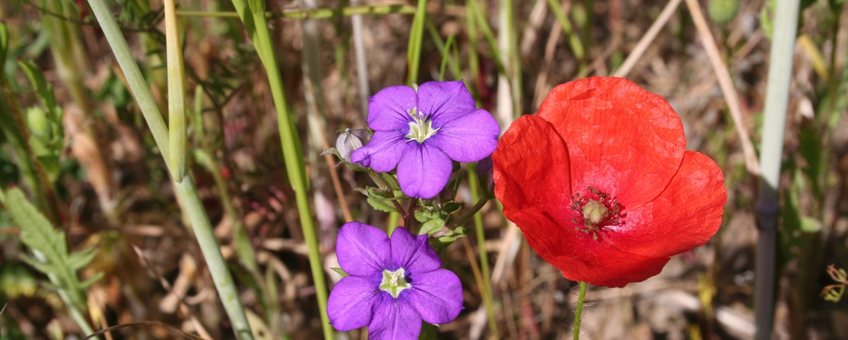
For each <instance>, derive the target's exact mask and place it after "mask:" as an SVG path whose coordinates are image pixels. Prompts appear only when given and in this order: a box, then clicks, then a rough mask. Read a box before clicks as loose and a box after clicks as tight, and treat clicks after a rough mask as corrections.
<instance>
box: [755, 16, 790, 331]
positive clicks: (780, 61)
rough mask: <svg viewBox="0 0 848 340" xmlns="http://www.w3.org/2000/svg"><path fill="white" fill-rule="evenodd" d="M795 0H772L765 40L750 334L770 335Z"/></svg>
mask: <svg viewBox="0 0 848 340" xmlns="http://www.w3.org/2000/svg"><path fill="white" fill-rule="evenodd" d="M799 7H800V1H799V0H788V1H778V2H777V10H776V11H775V16H774V22H779V23H781V24H780V25H775V27H774V39H773V41H772V45H771V51H770V53H769V55H770V57H769V58H770V59H771V61H770V66H769V73H768V89H767V92H766V100H765V103H766V105H765V110H764V115H765V120H764V121H763V133H762V135H763V139H762V144H761V147H760V150H761V152H760V169H761V174H760V185H759V197H758V199H757V206H756V211H757V215H758V216H757V217H758V218H757V227H758V230H759V234H758V236H757V238H758V239H757V262H756V273H757V275H756V278H757V283H756V290H755V291H756V295H755V296H754V306H755V308H756V311H755V325H756V327H757V328H756V329H757V331H756V333H755V335H754V338H755V339H759V340H766V339H771V333H772V328H773V326H774V299H775V265H776V264H775V262H776V259H775V255H776V253H777V244H776V243H777V240H776V238H777V230H776V229H777V214H778V208H779V200H778V193H779V181H780V163H781V162H782V159H783V157H782V155H783V140H784V133H785V130H786V113H787V106H788V104H789V86H790V84H791V81H792V62H793V56H794V55H795V54H794V53H793V51H795V39H796V33H797V27H798V24H797V23H798V11H799Z"/></svg>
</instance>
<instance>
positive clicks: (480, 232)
mask: <svg viewBox="0 0 848 340" xmlns="http://www.w3.org/2000/svg"><path fill="white" fill-rule="evenodd" d="M468 187H469V188H470V189H471V201H472V202H477V200H478V199H479V196H480V193H479V191H480V190H479V188H480V178H479V177H477V165H476V164H469V165H468ZM474 233H475V234H477V251H478V252H479V256H480V269H481V271H482V272H483V286H482V287H481V289H480V290H481V293H482V294H483V303H485V304H486V316H487V317H488V319H489V331H490V332H491V333H492V334H491V337H494V338H497V337H498V336H499V333H498V324H497V320H496V319H495V305H494V298H493V297H492V276H491V274H490V272H489V256H488V254H487V253H486V232H485V230H484V229H483V216H482V215H481V214H480V212H479V211H478V212H477V213H475V214H474ZM463 239H465V238H463Z"/></svg>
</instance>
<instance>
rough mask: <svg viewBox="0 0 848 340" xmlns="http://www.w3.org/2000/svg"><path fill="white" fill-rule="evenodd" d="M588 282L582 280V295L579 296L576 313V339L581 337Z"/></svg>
mask: <svg viewBox="0 0 848 340" xmlns="http://www.w3.org/2000/svg"><path fill="white" fill-rule="evenodd" d="M586 286H588V284H586V282H583V281H580V296H579V297H578V298H577V311H576V312H575V313H574V340H578V339H580V319H581V318H582V317H583V301H584V300H586Z"/></svg>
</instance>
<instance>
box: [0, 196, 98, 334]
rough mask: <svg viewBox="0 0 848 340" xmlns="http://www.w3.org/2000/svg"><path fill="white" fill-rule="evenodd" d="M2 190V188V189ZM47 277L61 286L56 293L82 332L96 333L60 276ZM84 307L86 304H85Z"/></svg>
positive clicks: (39, 254) (43, 259)
mask: <svg viewBox="0 0 848 340" xmlns="http://www.w3.org/2000/svg"><path fill="white" fill-rule="evenodd" d="M0 191H2V190H0ZM33 255H34V256H35V259H36V260H38V261H41V262H47V258H46V257H45V256H44V254H43V253H42V252H40V251H37V250H33ZM46 274H47V278H48V279H50V282H51V283H53V285H55V286H56V287H60V288H58V289H56V293H58V294H59V298H60V299H62V302H64V303H65V307H67V308H68V312H70V313H71V318H73V319H74V322H76V323H77V325H78V326H79V327H80V331H82V334H84V335H89V334H92V333H94V329H92V328H91V325H89V324H88V320H86V318H85V315H83V311H80V309H79V308H78V307H77V304H76V303H74V301H73V299H71V297H70V296H69V295H68V291H67V290H66V289H65V288H64V287H62V281H61V280H59V277H58V276H56V274H50V273H46ZM83 307H84V306H83Z"/></svg>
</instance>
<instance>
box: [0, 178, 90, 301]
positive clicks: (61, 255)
mask: <svg viewBox="0 0 848 340" xmlns="http://www.w3.org/2000/svg"><path fill="white" fill-rule="evenodd" d="M3 203H4V204H5V205H6V210H7V211H8V212H9V214H10V215H11V216H12V221H14V222H15V224H17V226H18V228H20V230H21V236H20V237H21V242H23V243H24V244H25V245H26V246H28V247H29V248H30V249H32V251H33V253H34V254H35V256H34V258H33V257H29V256H25V255H21V259H22V260H24V262H26V263H28V264H29V265H31V266H33V267H34V268H35V269H37V270H39V271H41V272H43V273H45V274H47V275H48V276H50V277H51V281H53V283H54V284H56V285H57V286H58V287H57V288H58V289H60V290H62V291H64V292H65V293H66V294H67V296H68V299H69V300H70V303H72V304H74V305H75V306H76V307H77V308H79V309H81V310H85V309H86V308H85V306H86V304H85V293H84V292H85V289H86V288H87V287H88V286H90V285H91V284H92V283H94V282H95V281H97V280H98V279H100V277H101V276H102V273H99V274H98V275H95V276H93V277H91V278H90V279H88V280H86V281H80V280H79V278H78V277H77V274H76V272H77V270H80V269H82V268H83V267H85V266H86V265H87V264H88V263H89V262H91V260H92V259H93V258H94V256H95V255H96V254H97V249H96V248H90V249H85V250H82V251H78V252H73V253H69V252H68V247H67V244H66V243H65V233H64V232H63V231H61V230H57V229H55V228H53V226H52V225H51V224H50V222H49V221H48V220H47V218H46V217H44V215H42V214H41V213H39V212H38V210H37V209H36V208H35V206H33V205H32V204H31V203H30V202H29V201H28V200H27V199H26V197H25V196H24V193H23V192H22V191H21V190H20V189H17V188H15V189H11V190H8V191H7V192H6V194H5V200H4V202H3ZM54 277H55V280H53V278H54Z"/></svg>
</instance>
